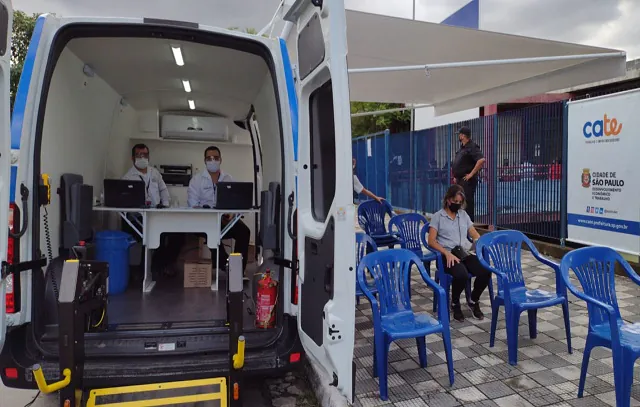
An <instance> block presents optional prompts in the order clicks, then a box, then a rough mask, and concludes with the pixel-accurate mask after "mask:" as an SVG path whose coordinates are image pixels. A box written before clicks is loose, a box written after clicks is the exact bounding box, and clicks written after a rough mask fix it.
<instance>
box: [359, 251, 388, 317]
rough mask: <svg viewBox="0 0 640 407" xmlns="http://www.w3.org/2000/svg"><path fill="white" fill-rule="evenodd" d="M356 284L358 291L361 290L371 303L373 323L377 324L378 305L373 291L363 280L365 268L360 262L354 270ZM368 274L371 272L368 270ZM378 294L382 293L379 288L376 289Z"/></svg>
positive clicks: (378, 315)
mask: <svg viewBox="0 0 640 407" xmlns="http://www.w3.org/2000/svg"><path fill="white" fill-rule="evenodd" d="M356 273H357V274H356V284H358V287H360V291H362V293H363V294H364V295H365V297H367V300H369V303H370V304H371V310H372V311H373V320H374V322H375V323H377V324H379V323H380V307H379V305H378V300H377V299H376V297H375V295H373V293H372V292H371V291H370V290H369V287H368V286H367V282H366V281H365V275H364V273H365V268H364V265H363V264H362V263H360V265H358V269H357V271H356ZM369 274H370V275H372V274H371V272H369ZM378 292H379V295H383V294H384V293H382V292H380V290H378Z"/></svg>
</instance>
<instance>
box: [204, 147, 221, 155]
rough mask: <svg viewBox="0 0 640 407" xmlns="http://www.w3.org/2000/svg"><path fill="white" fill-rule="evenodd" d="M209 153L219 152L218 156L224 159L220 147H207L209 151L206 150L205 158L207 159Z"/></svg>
mask: <svg viewBox="0 0 640 407" xmlns="http://www.w3.org/2000/svg"><path fill="white" fill-rule="evenodd" d="M209 151H217V152H218V155H219V156H220V158H222V152H221V151H220V149H219V148H218V147H216V146H209V147H207V149H206V150H204V158H207V153H208V152H209Z"/></svg>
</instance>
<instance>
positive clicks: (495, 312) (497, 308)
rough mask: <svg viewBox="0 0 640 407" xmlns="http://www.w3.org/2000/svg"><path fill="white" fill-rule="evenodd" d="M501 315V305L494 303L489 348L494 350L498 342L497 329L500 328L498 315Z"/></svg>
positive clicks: (492, 305)
mask: <svg viewBox="0 0 640 407" xmlns="http://www.w3.org/2000/svg"><path fill="white" fill-rule="evenodd" d="M499 313H500V304H498V302H497V301H496V302H494V303H493V304H491V331H490V333H489V347H490V348H493V345H494V343H495V341H496V327H497V326H498V314H499Z"/></svg>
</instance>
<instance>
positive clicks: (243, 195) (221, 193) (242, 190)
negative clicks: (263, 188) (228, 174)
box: [216, 182, 253, 209]
mask: <svg viewBox="0 0 640 407" xmlns="http://www.w3.org/2000/svg"><path fill="white" fill-rule="evenodd" d="M251 208H253V182H219V183H218V186H217V191H216V209H251Z"/></svg>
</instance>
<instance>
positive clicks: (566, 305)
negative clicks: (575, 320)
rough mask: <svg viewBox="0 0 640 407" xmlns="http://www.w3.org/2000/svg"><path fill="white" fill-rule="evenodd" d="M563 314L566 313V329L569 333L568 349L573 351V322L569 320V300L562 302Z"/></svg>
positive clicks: (570, 351)
mask: <svg viewBox="0 0 640 407" xmlns="http://www.w3.org/2000/svg"><path fill="white" fill-rule="evenodd" d="M562 314H563V315H564V330H565V332H566V333H567V350H568V351H569V353H573V348H572V347H571V322H570V321H569V301H565V302H564V303H562Z"/></svg>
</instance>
